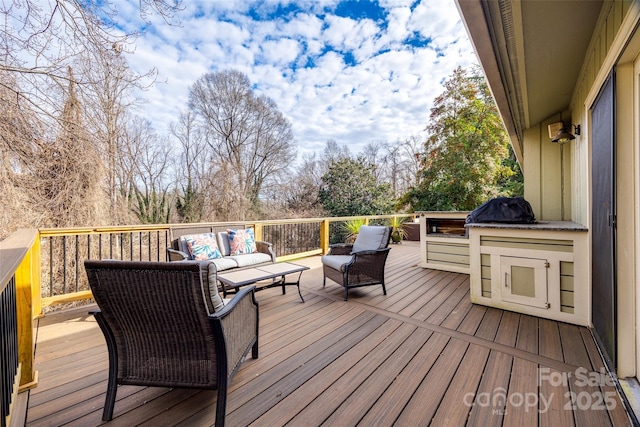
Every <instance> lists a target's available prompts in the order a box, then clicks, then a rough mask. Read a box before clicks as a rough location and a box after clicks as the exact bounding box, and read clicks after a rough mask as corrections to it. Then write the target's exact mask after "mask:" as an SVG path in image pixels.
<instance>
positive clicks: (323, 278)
mask: <svg viewBox="0 0 640 427" xmlns="http://www.w3.org/2000/svg"><path fill="white" fill-rule="evenodd" d="M326 285H327V276H323V277H322V287H323V288H324V287H325V286H326Z"/></svg>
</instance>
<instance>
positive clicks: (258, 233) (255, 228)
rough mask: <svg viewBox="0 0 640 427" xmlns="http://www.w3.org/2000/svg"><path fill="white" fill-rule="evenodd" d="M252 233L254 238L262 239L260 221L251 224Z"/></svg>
mask: <svg viewBox="0 0 640 427" xmlns="http://www.w3.org/2000/svg"><path fill="white" fill-rule="evenodd" d="M253 234H254V236H255V238H256V240H264V239H263V238H262V236H263V235H262V223H257V222H256V223H255V224H253Z"/></svg>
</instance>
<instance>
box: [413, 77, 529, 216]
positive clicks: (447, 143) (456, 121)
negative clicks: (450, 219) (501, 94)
mask: <svg viewBox="0 0 640 427" xmlns="http://www.w3.org/2000/svg"><path fill="white" fill-rule="evenodd" d="M444 87H445V91H444V92H443V93H442V94H441V95H440V96H438V97H437V98H436V99H435V100H434V106H433V108H432V109H431V115H430V121H429V125H428V126H427V131H428V132H429V135H430V136H429V138H428V139H427V141H426V142H425V147H424V148H425V150H424V155H423V156H422V158H421V171H420V175H419V181H418V183H417V185H416V186H415V187H413V188H412V189H411V190H409V192H407V193H406V194H405V196H404V197H403V199H402V201H401V204H404V205H409V206H410V208H411V209H413V210H472V209H474V208H476V207H477V206H478V205H480V204H481V203H483V202H484V201H486V200H487V199H489V198H492V197H495V196H498V195H509V194H504V193H505V191H504V190H505V189H508V188H509V185H507V181H509V180H510V179H512V177H513V176H514V175H515V174H516V171H514V169H513V168H512V167H513V166H514V165H513V164H512V165H509V164H508V162H505V159H506V158H508V148H507V147H508V145H509V141H508V138H507V134H506V132H505V130H504V126H503V124H502V120H501V119H500V115H499V114H498V110H497V108H496V106H495V103H494V102H493V99H492V98H491V94H490V92H489V88H488V86H487V84H486V82H485V80H484V78H483V77H482V75H481V74H480V72H479V70H478V68H477V67H476V68H474V69H473V70H471V71H468V70H465V69H463V68H461V67H458V68H457V69H456V70H454V72H453V75H452V76H451V77H450V78H449V79H448V80H447V81H446V82H445V84H444ZM510 166H511V167H510ZM501 190H502V191H501Z"/></svg>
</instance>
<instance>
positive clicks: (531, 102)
mask: <svg viewBox="0 0 640 427" xmlns="http://www.w3.org/2000/svg"><path fill="white" fill-rule="evenodd" d="M456 4H457V6H458V10H459V11H460V16H461V17H462V21H463V22H464V25H465V26H466V28H467V32H468V33H469V37H470V39H471V43H472V44H473V46H474V49H475V51H476V54H477V55H478V59H479V61H480V64H481V66H482V68H483V70H484V73H485V76H486V78H487V82H488V84H489V87H490V88H491V92H492V93H493V97H494V99H495V101H496V104H497V106H498V109H499V111H500V115H501V116H502V120H503V122H504V125H505V128H506V130H507V132H508V134H509V138H510V139H511V144H512V146H513V149H514V151H515V153H516V156H517V157H518V160H519V162H520V165H523V161H522V160H523V147H522V141H523V135H524V131H525V130H526V129H527V128H529V127H531V126H533V125H536V124H539V123H541V122H542V121H544V120H545V119H547V118H549V117H551V116H552V115H554V114H557V113H561V112H562V111H565V110H567V109H568V108H569V104H570V102H571V96H572V94H573V91H574V88H575V87H576V82H577V80H578V76H579V73H580V69H581V67H582V63H583V61H584V57H585V52H586V50H587V48H588V45H589V42H590V40H591V36H592V34H593V32H594V28H595V26H596V24H597V21H598V17H599V15H600V11H601V9H602V5H603V1H602V0H551V1H549V0H456Z"/></svg>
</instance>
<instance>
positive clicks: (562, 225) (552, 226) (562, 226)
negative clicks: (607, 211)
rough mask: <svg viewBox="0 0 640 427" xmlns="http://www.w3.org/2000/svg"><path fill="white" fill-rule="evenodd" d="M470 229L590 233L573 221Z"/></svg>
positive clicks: (492, 224) (490, 224) (485, 225)
mask: <svg viewBox="0 0 640 427" xmlns="http://www.w3.org/2000/svg"><path fill="white" fill-rule="evenodd" d="M465 227H469V228H504V229H512V230H550V231H589V229H588V228H587V227H585V226H584V225H582V224H579V223H577V222H573V221H538V222H535V223H533V224H504V223H498V222H486V223H472V224H465Z"/></svg>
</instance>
